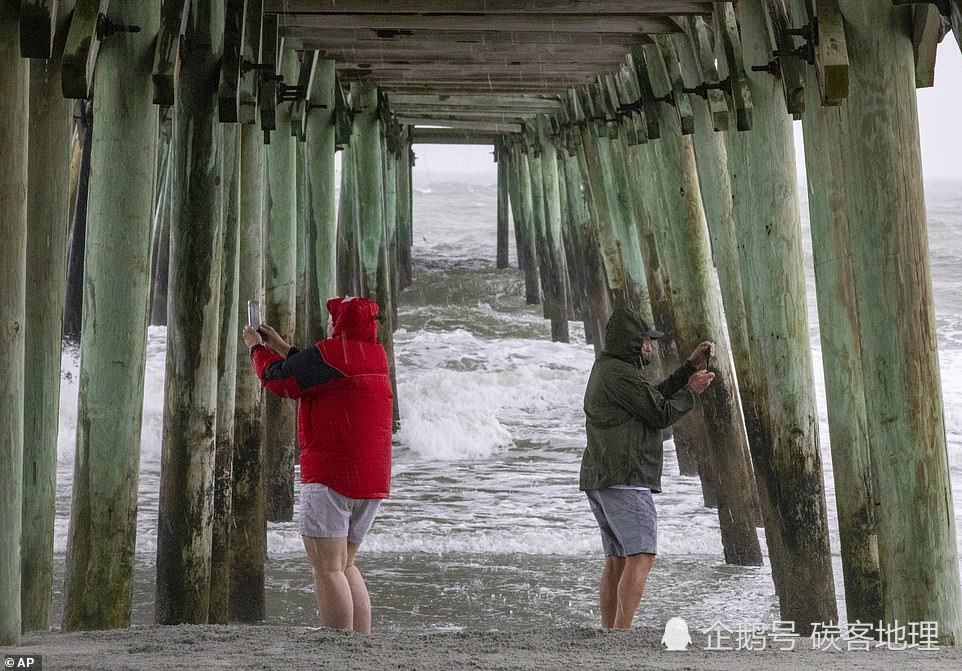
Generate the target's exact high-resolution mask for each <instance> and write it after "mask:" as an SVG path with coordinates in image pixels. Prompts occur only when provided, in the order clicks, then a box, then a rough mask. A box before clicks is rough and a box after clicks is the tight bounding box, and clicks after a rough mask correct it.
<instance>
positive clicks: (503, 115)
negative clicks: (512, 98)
mask: <svg viewBox="0 0 962 671" xmlns="http://www.w3.org/2000/svg"><path fill="white" fill-rule="evenodd" d="M394 112H395V114H397V115H398V116H404V117H422V118H425V119H431V120H432V121H472V120H474V121H499V122H506V123H522V122H523V121H525V120H526V119H530V118H532V117H535V116H537V115H538V114H542V112H527V113H520V114H519V113H512V112H488V111H487V110H475V111H460V112H437V111H435V110H432V109H430V108H425V109H421V110H416V109H410V108H408V109H404V110H398V109H394Z"/></svg>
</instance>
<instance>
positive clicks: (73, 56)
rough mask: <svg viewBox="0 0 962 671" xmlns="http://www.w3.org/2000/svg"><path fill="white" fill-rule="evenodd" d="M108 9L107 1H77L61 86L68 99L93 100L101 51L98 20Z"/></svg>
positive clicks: (66, 46)
mask: <svg viewBox="0 0 962 671" xmlns="http://www.w3.org/2000/svg"><path fill="white" fill-rule="evenodd" d="M107 5H108V0H77V5H76V7H74V11H73V18H72V19H71V20H70V29H69V30H68V31H67V41H66V43H65V44H64V49H63V75H62V79H61V86H62V87H63V94H64V97H66V98H79V99H86V98H89V97H90V94H91V90H92V89H93V81H94V68H95V67H96V66H97V54H98V52H99V51H100V37H98V35H97V16H98V15H99V14H100V13H101V12H103V13H106V11H107Z"/></svg>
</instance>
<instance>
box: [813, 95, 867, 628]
mask: <svg viewBox="0 0 962 671" xmlns="http://www.w3.org/2000/svg"><path fill="white" fill-rule="evenodd" d="M810 79H811V78H810ZM808 88H809V90H808V92H807V95H808V103H809V105H808V111H807V112H806V113H805V116H804V117H803V118H802V127H803V128H804V134H805V165H806V168H807V173H808V206H809V213H810V220H811V232H812V254H813V257H814V265H815V295H816V299H817V301H818V322H819V335H820V338H821V344H822V350H821V353H822V371H823V373H824V376H825V400H826V409H827V412H828V430H829V438H830V446H831V449H832V474H833V476H834V479H835V491H836V492H844V496H836V497H835V505H836V508H837V510H838V527H839V540H840V541H841V555H842V573H843V576H844V581H845V583H844V584H845V612H846V615H847V617H848V618H850V619H851V620H855V619H858V620H861V621H862V622H878V621H880V620H884V618H885V613H884V612H883V608H882V585H881V576H880V573H879V546H878V523H877V521H876V510H877V508H876V502H877V500H878V498H879V494H878V493H876V491H875V482H874V480H875V476H874V473H873V472H872V450H871V444H870V442H869V433H868V425H869V418H868V415H867V413H866V410H865V378H864V375H863V374H862V358H861V356H862V354H861V345H860V343H859V337H860V336H859V319H858V306H857V304H856V296H855V277H854V274H853V267H852V249H851V236H850V231H849V212H848V210H847V208H846V199H845V177H846V173H847V172H848V166H846V165H845V164H844V162H843V158H842V152H841V143H842V136H841V127H840V112H843V111H844V107H843V108H841V109H832V108H827V107H826V108H823V107H821V105H820V104H819V100H818V96H817V95H815V91H814V87H811V86H810V87H808Z"/></svg>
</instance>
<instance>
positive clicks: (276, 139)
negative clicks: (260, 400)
mask: <svg viewBox="0 0 962 671" xmlns="http://www.w3.org/2000/svg"><path fill="white" fill-rule="evenodd" d="M281 71H282V73H283V75H284V80H285V81H292V80H296V78H297V62H296V60H295V58H294V54H293V52H289V51H284V52H283V53H282V54H281ZM290 107H291V106H290V103H282V104H280V105H278V106H277V109H276V111H275V123H276V126H277V129H276V130H275V131H274V132H273V133H271V137H270V144H268V145H267V147H266V152H265V158H266V161H265V166H266V175H267V177H266V180H265V187H264V282H265V286H264V312H263V319H264V321H265V322H266V323H268V324H270V325H271V326H273V327H274V329H275V330H276V331H277V332H278V333H279V334H280V335H281V337H282V338H284V339H286V340H288V341H290V340H291V338H292V337H293V335H294V318H295V315H294V307H295V300H296V298H297V293H296V288H295V286H294V281H295V277H296V261H295V248H296V235H297V219H296V213H295V208H296V203H297V193H296V189H295V186H296V181H295V180H296V164H295V161H296V158H295V154H294V151H295V149H296V145H297V139H296V138H295V137H294V136H293V135H291V116H290ZM301 346H303V345H301ZM296 414H297V405H296V404H294V403H291V402H290V401H289V400H287V399H283V398H280V397H279V396H276V395H274V394H267V398H266V409H265V412H264V424H265V433H266V435H267V436H268V440H269V445H268V449H267V519H268V520H269V521H271V522H289V521H290V520H291V519H292V518H293V516H294V451H295V449H296V447H297V446H296V427H295V424H296Z"/></svg>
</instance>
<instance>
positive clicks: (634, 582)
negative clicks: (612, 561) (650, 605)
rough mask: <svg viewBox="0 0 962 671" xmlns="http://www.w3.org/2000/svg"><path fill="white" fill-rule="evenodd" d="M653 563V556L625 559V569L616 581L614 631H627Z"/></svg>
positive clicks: (638, 555)
mask: <svg viewBox="0 0 962 671" xmlns="http://www.w3.org/2000/svg"><path fill="white" fill-rule="evenodd" d="M654 563H655V555H653V554H647V553H643V554H637V555H631V556H630V557H625V568H624V571H622V573H621V580H619V581H618V612H617V613H616V614H615V629H628V628H630V627H631V621H632V620H633V619H634V617H635V611H636V610H638V604H639V602H641V595H642V594H644V593H645V583H646V582H647V581H648V574H649V573H650V572H651V567H652V565H653V564H654Z"/></svg>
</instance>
